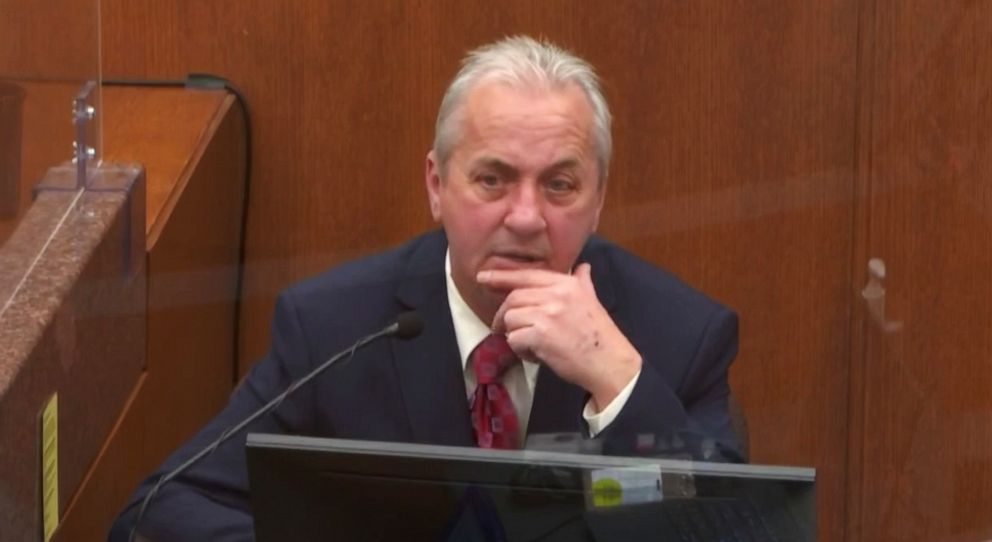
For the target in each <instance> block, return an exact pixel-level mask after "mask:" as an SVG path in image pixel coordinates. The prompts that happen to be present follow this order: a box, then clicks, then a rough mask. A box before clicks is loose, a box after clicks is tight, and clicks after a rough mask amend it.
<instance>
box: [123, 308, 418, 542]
mask: <svg viewBox="0 0 992 542" xmlns="http://www.w3.org/2000/svg"><path fill="white" fill-rule="evenodd" d="M423 329H424V320H423V319H422V318H421V317H420V315H419V314H417V313H416V312H414V311H408V312H404V313H401V314H400V315H399V316H398V317H397V318H396V321H395V322H393V323H392V324H389V325H388V326H386V327H384V328H382V329H381V330H379V331H376V332H375V333H373V334H371V335H367V336H365V337H363V338H361V339H359V340H358V341H357V342H355V344H353V345H351V347H349V348H347V349H345V350H342V351H341V352H338V353H337V354H334V356H332V357H331V358H330V359H328V360H327V361H325V362H324V363H321V364H320V365H319V366H318V367H317V368H315V369H314V370H312V371H310V372H309V373H307V374H306V375H305V376H303V377H302V378H300V379H299V380H297V381H296V382H293V383H292V384H290V386H289V387H288V388H286V390H285V391H283V392H282V393H280V394H279V395H277V396H276V397H274V398H273V399H272V400H271V401H269V402H268V403H266V404H265V405H263V406H262V408H260V409H258V410H257V411H255V413H254V414H252V415H251V416H248V417H247V418H245V419H244V420H243V421H242V422H241V423H239V424H237V425H235V426H233V427H229V428H228V429H226V430H225V431H224V432H223V433H221V434H220V436H219V437H217V439H216V440H214V441H213V442H211V443H210V444H209V445H207V446H206V447H204V448H203V449H202V450H200V451H199V452H198V453H197V454H196V455H194V456H193V457H191V458H189V459H187V460H186V461H185V462H183V464H182V465H179V466H178V467H176V468H174V469H172V470H171V471H169V472H167V473H166V474H163V475H162V476H161V477H160V478H159V479H158V482H155V485H154V486H152V489H151V491H149V492H148V494H147V495H145V499H144V500H143V501H141V508H139V509H138V517H136V518H135V519H134V525H132V526H131V533H130V535H129V536H128V541H129V542H134V536H135V534H136V533H137V531H138V525H140V524H141V518H143V517H144V515H145V512H146V511H147V510H148V505H149V504H150V503H151V501H152V498H154V497H155V494H156V493H158V490H159V489H160V488H161V487H162V486H163V485H165V484H166V483H167V482H169V481H170V480H172V479H173V478H175V477H176V476H179V475H180V474H182V473H183V472H185V471H186V469H188V468H190V467H192V466H193V465H194V464H195V463H196V462H197V461H199V460H201V459H203V458H204V457H206V456H208V455H210V453H212V452H213V451H214V450H216V449H217V447H218V446H220V445H221V444H223V443H224V442H226V441H227V439H229V438H231V437H232V436H234V435H236V434H237V433H238V432H239V431H241V430H242V429H244V428H245V427H247V426H248V424H250V423H251V422H253V421H255V420H257V419H258V418H260V417H261V416H262V415H264V414H266V413H268V412H269V411H270V410H272V409H274V408H275V407H277V406H279V404H280V403H282V401H283V399H285V398H286V397H288V396H289V394H291V393H293V392H294V391H296V390H297V389H299V388H300V386H302V385H304V384H306V383H307V382H310V381H311V380H313V379H314V377H316V376H317V375H319V374H320V373H323V372H324V371H326V370H327V369H328V368H329V367H330V366H332V365H334V364H335V363H337V362H338V361H339V360H340V359H341V358H343V357H345V356H348V357H347V358H346V359H345V360H344V362H345V363H347V362H348V361H349V360H351V358H352V357H353V356H354V355H355V352H357V351H358V349H359V348H361V347H363V346H365V345H367V344H369V343H370V342H373V341H375V340H377V339H380V338H382V337H386V336H389V335H395V336H396V337H397V338H398V339H402V340H407V339H412V338H414V337H416V336H417V335H420V332H421V331H423Z"/></svg>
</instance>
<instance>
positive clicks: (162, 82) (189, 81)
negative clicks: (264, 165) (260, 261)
mask: <svg viewBox="0 0 992 542" xmlns="http://www.w3.org/2000/svg"><path fill="white" fill-rule="evenodd" d="M103 84H104V85H107V86H128V87H164V88H191V89H206V90H221V89H223V90H226V91H228V92H230V93H231V94H233V95H234V100H235V102H237V104H238V106H239V107H240V108H241V112H242V113H243V114H244V119H245V174H244V190H243V191H242V198H241V225H240V226H241V235H240V236H239V238H238V262H237V277H236V278H235V290H234V345H233V359H232V361H231V383H232V385H234V384H237V383H238V373H239V370H238V369H239V368H238V361H239V360H240V358H241V299H242V296H243V292H244V275H245V239H247V237H248V202H249V198H248V194H249V191H250V188H251V164H252V152H251V151H252V141H251V115H250V113H249V109H248V101H247V100H245V96H244V94H243V93H242V92H241V90H240V89H238V87H236V86H234V85H233V84H232V83H231V82H230V81H228V80H227V79H225V78H223V77H219V76H216V75H213V74H209V73H191V74H189V75H187V76H186V79H184V80H174V79H173V80H169V79H145V80H142V79H104V80H103Z"/></svg>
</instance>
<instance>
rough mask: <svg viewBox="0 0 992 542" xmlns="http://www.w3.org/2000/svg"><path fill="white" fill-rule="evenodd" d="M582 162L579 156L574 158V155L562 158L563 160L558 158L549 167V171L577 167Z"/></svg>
mask: <svg viewBox="0 0 992 542" xmlns="http://www.w3.org/2000/svg"><path fill="white" fill-rule="evenodd" d="M581 164H582V162H581V161H580V160H579V159H578V158H573V157H569V158H562V159H561V160H558V161H557V162H555V163H554V164H551V167H549V168H548V171H561V170H563V169H577V168H578V167H579V166H580V165H581Z"/></svg>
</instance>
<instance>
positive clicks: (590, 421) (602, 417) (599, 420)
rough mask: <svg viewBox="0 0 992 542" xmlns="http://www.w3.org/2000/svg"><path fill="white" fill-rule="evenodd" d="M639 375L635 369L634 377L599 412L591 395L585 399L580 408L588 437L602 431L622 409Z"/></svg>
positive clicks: (639, 372)
mask: <svg viewBox="0 0 992 542" xmlns="http://www.w3.org/2000/svg"><path fill="white" fill-rule="evenodd" d="M640 377H641V371H637V374H635V375H634V378H631V379H630V382H628V383H627V385H626V386H624V388H623V389H622V390H620V393H618V394H617V396H616V397H614V398H613V400H612V401H610V404H608V405H606V408H604V409H603V410H602V411H601V412H599V413H597V412H596V410H595V409H594V408H593V406H592V398H591V397H590V398H589V400H588V401H586V408H584V409H583V410H582V417H583V418H585V420H586V424H587V425H588V426H589V437H595V436H596V435H598V434H600V433H602V432H603V430H604V429H606V428H607V427H609V425H610V424H611V423H613V420H615V419H616V418H617V415H618V414H620V411H621V410H623V406H624V405H626V404H627V399H629V398H630V394H631V393H632V392H633V391H634V384H637V379H638V378H640Z"/></svg>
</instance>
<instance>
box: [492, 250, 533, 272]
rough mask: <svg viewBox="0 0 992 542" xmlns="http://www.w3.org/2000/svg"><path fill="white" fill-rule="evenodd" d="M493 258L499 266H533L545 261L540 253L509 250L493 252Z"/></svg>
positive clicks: (493, 261)
mask: <svg viewBox="0 0 992 542" xmlns="http://www.w3.org/2000/svg"><path fill="white" fill-rule="evenodd" d="M491 260H492V263H494V264H495V266H496V267H497V268H500V267H511V268H512V267H533V266H534V265H535V264H539V263H542V262H544V258H543V257H542V256H540V255H538V254H533V253H528V252H509V251H508V252H498V253H495V254H493V256H492V258H491Z"/></svg>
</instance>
